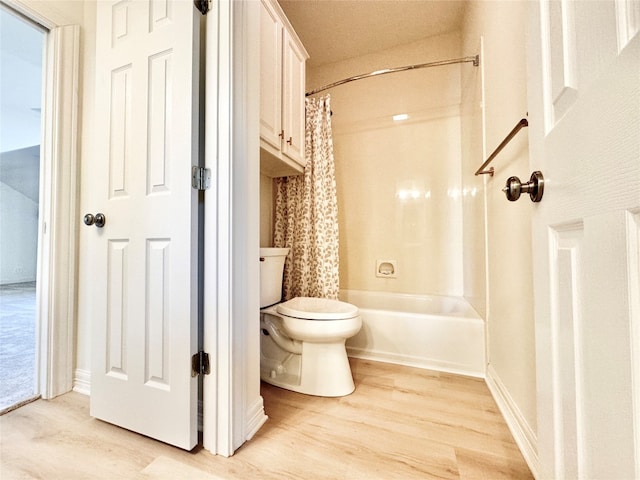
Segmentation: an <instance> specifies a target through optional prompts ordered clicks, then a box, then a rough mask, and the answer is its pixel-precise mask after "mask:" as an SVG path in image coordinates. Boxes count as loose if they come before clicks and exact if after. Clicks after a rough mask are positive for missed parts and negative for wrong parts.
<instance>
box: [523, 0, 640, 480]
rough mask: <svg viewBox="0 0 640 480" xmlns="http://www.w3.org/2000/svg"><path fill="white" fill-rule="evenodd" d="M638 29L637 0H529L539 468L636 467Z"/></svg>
mask: <svg viewBox="0 0 640 480" xmlns="http://www.w3.org/2000/svg"><path fill="white" fill-rule="evenodd" d="M639 27H640V2H637V0H617V1H615V2H614V1H611V2H574V1H567V0H551V1H548V0H542V1H540V0H538V1H536V2H532V4H531V29H530V40H529V41H530V45H529V52H528V53H529V59H530V60H529V61H530V64H529V85H528V89H529V95H530V98H529V100H530V102H529V103H530V105H529V125H530V131H529V135H530V137H529V138H530V157H531V164H532V167H533V169H535V170H541V171H542V172H543V174H544V176H545V179H546V188H545V192H544V197H543V199H542V201H541V203H539V204H536V205H535V206H534V207H533V208H534V209H535V213H534V220H533V222H534V224H533V232H534V233H533V234H534V238H533V249H534V272H535V273H534V275H535V283H534V285H535V296H536V302H535V306H536V312H535V319H536V349H537V351H536V356H537V376H538V432H537V440H538V455H539V467H540V471H539V472H538V473H539V475H538V477H539V478H554V479H565V478H566V479H578V478H580V479H582V478H584V479H596V478H598V479H632V478H640V301H639V297H640V280H639V273H640V264H639V260H638V258H639V248H640V244H639V234H638V232H639V229H640V38H639V37H640V36H639V35H638V29H639ZM520 201H525V200H522V199H521V200H520ZM526 201H528V198H527V200H526ZM516 238H517V237H516Z"/></svg>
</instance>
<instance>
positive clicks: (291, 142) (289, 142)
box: [287, 137, 293, 145]
mask: <svg viewBox="0 0 640 480" xmlns="http://www.w3.org/2000/svg"><path fill="white" fill-rule="evenodd" d="M287 143H288V144H289V145H292V144H293V138H292V137H289V140H287Z"/></svg>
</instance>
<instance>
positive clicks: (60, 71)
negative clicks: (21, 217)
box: [3, 0, 80, 399]
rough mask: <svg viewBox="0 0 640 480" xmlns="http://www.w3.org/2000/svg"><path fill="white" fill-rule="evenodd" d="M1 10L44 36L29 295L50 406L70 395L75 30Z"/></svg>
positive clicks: (14, 2) (29, 12) (59, 21)
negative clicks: (32, 290) (32, 294)
mask: <svg viewBox="0 0 640 480" xmlns="http://www.w3.org/2000/svg"><path fill="white" fill-rule="evenodd" d="M3 2H4V3H5V4H6V5H8V6H9V7H11V8H13V9H14V10H16V11H17V12H19V13H21V14H22V15H25V16H26V17H28V18H30V19H32V20H34V21H35V22H37V23H39V24H40V25H42V26H44V27H45V28H47V29H48V30H49V32H48V33H47V37H46V54H45V58H44V62H45V68H44V72H45V73H44V89H43V90H44V95H43V102H42V103H43V117H42V125H43V133H42V143H41V154H40V158H41V167H40V168H41V179H40V191H41V193H42V195H41V197H40V206H39V208H40V215H39V217H40V225H39V235H38V236H39V239H38V271H37V290H38V291H37V294H36V297H37V315H38V325H39V334H38V337H39V338H38V344H37V347H36V351H37V352H38V358H37V365H38V367H39V373H38V379H37V380H38V390H39V393H40V394H41V396H42V397H43V398H46V399H49V398H54V397H56V396H58V395H61V394H63V393H66V392H68V391H70V390H71V389H72V387H73V364H74V355H75V324H76V284H77V280H76V263H77V256H76V242H77V218H76V217H77V203H78V141H77V125H78V88H79V87H78V85H79V68H80V48H79V44H80V27H79V25H69V22H68V21H67V20H66V19H65V18H64V17H62V16H61V15H60V13H59V12H57V11H56V10H55V9H53V7H48V6H47V5H46V4H42V3H38V4H28V3H27V1H26V0H3Z"/></svg>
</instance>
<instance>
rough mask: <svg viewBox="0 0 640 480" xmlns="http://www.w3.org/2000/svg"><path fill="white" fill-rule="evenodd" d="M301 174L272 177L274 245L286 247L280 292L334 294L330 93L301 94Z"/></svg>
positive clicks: (334, 214) (335, 228) (289, 295)
mask: <svg viewBox="0 0 640 480" xmlns="http://www.w3.org/2000/svg"><path fill="white" fill-rule="evenodd" d="M305 158H306V161H307V163H306V166H305V169H304V174H303V175H298V176H292V177H282V178H277V179H276V181H275V187H276V188H275V191H276V193H275V197H276V198H275V219H274V224H275V225H274V239H273V244H274V246H275V247H288V248H290V249H291V250H290V252H289V255H288V256H287V260H286V263H285V269H284V282H283V295H284V299H285V300H289V299H291V298H294V297H320V298H333V299H337V298H338V290H339V277H338V201H337V197H336V181H335V170H334V163H333V140H332V138H331V108H330V97H329V96H326V97H322V98H317V99H316V98H308V99H306V135H305Z"/></svg>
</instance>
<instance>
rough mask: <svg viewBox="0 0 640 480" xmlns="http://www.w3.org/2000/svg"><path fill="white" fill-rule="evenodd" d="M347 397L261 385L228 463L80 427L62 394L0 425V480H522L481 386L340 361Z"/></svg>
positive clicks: (92, 423)
mask: <svg viewBox="0 0 640 480" xmlns="http://www.w3.org/2000/svg"><path fill="white" fill-rule="evenodd" d="M351 362H352V371H353V373H354V380H355V383H356V391H355V392H354V393H353V394H352V395H349V396H346V397H342V398H320V397H312V396H308V395H302V394H298V393H294V392H290V391H287V390H282V389H279V388H277V387H273V386H271V385H266V384H263V385H262V395H263V397H264V402H265V411H266V412H267V415H269V420H268V421H267V423H266V424H265V425H264V426H263V427H262V428H261V429H260V431H259V432H258V433H257V434H256V435H255V436H254V438H253V439H252V440H251V441H249V442H247V443H246V444H245V445H243V446H242V447H241V448H240V449H239V450H238V451H237V452H236V454H235V455H234V456H233V457H231V458H224V457H219V456H215V455H211V454H209V453H208V452H206V451H204V450H202V449H197V450H196V451H195V452H184V451H182V450H179V449H177V448H173V447H170V446H168V445H165V444H162V443H160V442H157V441H154V440H151V439H149V438H146V437H143V436H141V435H137V434H135V433H132V432H129V431H127V430H124V429H121V428H118V427H115V426H112V425H109V424H106V423H104V422H101V421H99V420H96V419H93V418H91V417H90V416H89V401H88V398H87V397H85V396H83V395H80V394H77V393H70V394H67V395H63V396H62V397H59V398H57V399H55V400H52V401H42V400H39V401H37V402H34V403H32V404H29V405H26V406H24V407H22V408H20V409H18V410H15V411H13V412H10V413H7V414H5V415H3V416H2V417H0V429H1V430H0V434H1V438H0V477H1V478H2V479H3V480H6V479H14V478H15V479H33V478H37V479H40V478H42V479H50V478H66V479H74V478H98V479H100V478H105V479H113V478H134V479H137V478H140V479H145V478H146V479H149V478H155V479H161V478H177V477H175V475H176V472H179V471H181V470H184V473H185V475H187V476H189V478H192V477H195V478H197V477H198V476H199V475H200V474H199V473H198V472H203V473H202V474H201V476H202V478H206V479H216V478H223V479H254V478H256V479H316V478H322V479H356V480H357V479H367V480H369V479H432V478H433V479H435V478H438V479H463V480H468V479H483V478H486V479H496V480H498V479H530V478H533V477H532V476H531V472H530V471H529V469H528V467H527V465H526V463H525V461H524V459H523V458H522V455H521V454H520V452H519V451H518V448H517V446H516V444H515V442H514V441H513V438H512V437H511V434H510V432H509V430H508V428H507V426H506V424H505V422H504V420H503V419H502V417H501V415H500V412H499V411H498V408H497V406H496V404H495V402H494V401H493V399H492V397H491V394H490V393H489V390H488V388H487V386H486V385H485V383H484V381H482V380H479V379H475V378H468V377H462V376H456V375H450V374H444V373H438V372H433V371H428V370H423V369H417V368H410V367H402V366H398V365H391V364H383V363H376V362H371V361H367V360H356V359H352V360H351Z"/></svg>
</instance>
